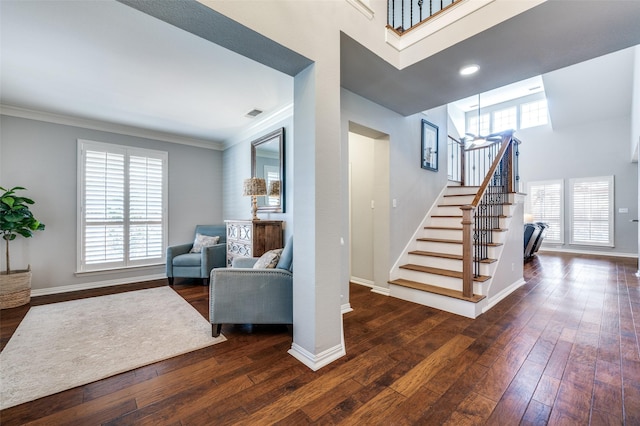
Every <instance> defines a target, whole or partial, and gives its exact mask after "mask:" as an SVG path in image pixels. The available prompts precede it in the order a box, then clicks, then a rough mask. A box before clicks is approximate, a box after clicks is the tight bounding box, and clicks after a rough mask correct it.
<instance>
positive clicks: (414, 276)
mask: <svg viewBox="0 0 640 426" xmlns="http://www.w3.org/2000/svg"><path fill="white" fill-rule="evenodd" d="M398 278H403V279H405V280H410V281H415V282H417V283H423V284H429V285H433V286H436V287H441V288H448V289H450V290H456V291H462V279H460V278H453V277H445V276H444V275H437V274H430V273H427V272H420V271H412V270H410V269H401V270H400V276H399V277H398ZM488 285H489V281H485V282H482V283H481V282H476V281H474V282H473V293H474V294H483V295H486V292H487V289H488Z"/></svg>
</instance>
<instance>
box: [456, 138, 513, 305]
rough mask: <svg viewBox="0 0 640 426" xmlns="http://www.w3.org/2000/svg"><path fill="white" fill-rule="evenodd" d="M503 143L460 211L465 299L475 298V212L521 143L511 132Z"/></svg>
mask: <svg viewBox="0 0 640 426" xmlns="http://www.w3.org/2000/svg"><path fill="white" fill-rule="evenodd" d="M501 143H502V145H501V146H500V150H499V151H498V154H497V155H496V156H495V158H494V159H493V162H492V164H491V167H489V170H487V173H486V174H485V177H484V180H483V181H482V184H481V185H480V188H479V189H478V191H477V192H476V195H475V197H474V198H473V201H472V202H471V203H470V204H467V205H464V206H461V207H460V209H461V210H462V222H461V224H462V256H463V257H462V294H463V295H464V296H465V297H472V296H473V276H474V273H473V259H474V256H477V255H478V253H475V254H474V251H473V244H474V236H473V226H472V225H473V224H474V216H475V213H474V212H475V210H476V208H477V207H478V205H479V204H480V202H481V200H482V198H483V197H484V194H485V192H486V191H487V188H489V185H490V183H491V181H492V179H493V178H494V175H495V173H496V170H497V168H498V166H499V165H500V163H501V162H502V160H503V158H504V156H505V154H506V153H507V152H512V151H511V150H510V149H509V148H510V147H511V146H512V145H513V144H518V143H519V141H518V140H517V139H515V138H514V137H513V132H512V131H510V132H508V133H504V134H503V135H502V142H501ZM488 146H491V145H487V146H485V147H484V148H486V147H488ZM510 161H511V162H513V158H511V159H510ZM511 166H513V164H511ZM512 169H513V167H509V168H508V169H507V170H506V172H507V174H508V176H507V182H505V184H506V186H507V188H508V191H507V192H513V191H512V190H513V170H512ZM503 170H504V169H503ZM477 231H478V230H476V232H477ZM479 260H480V256H478V260H477V261H478V262H479ZM478 265H479V263H478ZM476 273H479V272H476Z"/></svg>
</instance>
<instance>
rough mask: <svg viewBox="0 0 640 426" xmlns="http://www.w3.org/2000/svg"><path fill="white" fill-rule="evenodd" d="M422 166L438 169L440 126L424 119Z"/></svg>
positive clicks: (427, 168)
mask: <svg viewBox="0 0 640 426" xmlns="http://www.w3.org/2000/svg"><path fill="white" fill-rule="evenodd" d="M421 153H422V155H421V159H420V167H422V168H423V169H426V170H433V171H438V126H436V125H435V124H433V123H429V122H428V121H427V120H422V150H421Z"/></svg>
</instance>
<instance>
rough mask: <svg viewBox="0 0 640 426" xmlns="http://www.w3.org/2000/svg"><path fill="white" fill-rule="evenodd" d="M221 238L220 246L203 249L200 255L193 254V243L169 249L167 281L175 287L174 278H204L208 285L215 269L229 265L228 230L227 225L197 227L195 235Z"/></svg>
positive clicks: (205, 283)
mask: <svg viewBox="0 0 640 426" xmlns="http://www.w3.org/2000/svg"><path fill="white" fill-rule="evenodd" d="M198 234H200V235H206V236H211V237H215V236H217V237H220V239H219V241H218V244H216V245H213V246H208V247H202V249H201V251H200V252H199V253H191V252H190V251H191V249H192V248H193V242H191V243H188V244H180V245H177V246H169V247H167V279H168V280H169V285H173V278H174V277H188V278H202V284H203V285H207V283H208V282H207V281H208V279H209V274H210V273H211V270H212V269H213V268H219V267H223V266H226V264H227V229H226V226H225V225H196V231H195V235H198Z"/></svg>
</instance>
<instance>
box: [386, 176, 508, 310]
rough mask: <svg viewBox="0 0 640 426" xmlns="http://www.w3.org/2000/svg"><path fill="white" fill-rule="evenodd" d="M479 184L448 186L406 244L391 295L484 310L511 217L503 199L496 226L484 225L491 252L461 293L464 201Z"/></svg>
mask: <svg viewBox="0 0 640 426" xmlns="http://www.w3.org/2000/svg"><path fill="white" fill-rule="evenodd" d="M478 190H479V187H467V186H448V187H447V188H446V189H445V191H444V192H443V194H442V195H441V196H440V198H439V200H438V202H437V206H436V207H435V208H434V209H432V212H431V214H430V215H429V216H428V217H427V218H426V219H425V221H424V223H423V225H422V226H421V229H420V230H419V232H418V233H417V235H416V238H415V241H414V242H412V243H411V244H410V245H409V248H408V250H407V252H406V254H405V255H404V256H403V257H402V258H401V261H400V263H399V264H398V266H397V268H394V270H393V271H392V279H391V280H390V281H389V284H390V295H391V296H394V297H399V298H401V299H405V300H411V301H414V302H417V303H421V304H424V305H427V306H432V307H436V308H438V309H443V310H447V311H450V312H454V313H457V314H460V315H463V316H467V317H471V318H475V317H477V316H478V315H480V314H481V313H482V307H483V306H480V305H481V302H482V301H483V300H484V299H485V298H486V295H487V290H488V288H489V285H490V284H491V279H492V274H493V271H494V270H495V265H496V263H497V260H498V258H499V256H500V253H501V249H502V246H503V242H504V239H505V238H506V234H507V231H508V229H509V223H510V219H511V212H512V204H511V203H505V204H504V212H508V213H506V214H505V215H503V216H499V221H498V222H497V223H499V227H497V228H493V229H490V230H488V231H489V232H491V233H492V234H493V235H492V237H493V238H492V241H493V242H492V243H488V244H486V246H487V249H488V253H489V256H488V258H485V259H482V260H480V271H479V274H478V275H476V276H474V277H473V294H472V295H471V296H465V295H464V294H463V287H462V277H463V275H462V273H463V227H462V225H461V222H462V218H463V216H462V210H461V209H460V207H461V206H463V205H468V204H470V203H471V202H472V200H473V199H474V197H475V196H476V193H477V191H478Z"/></svg>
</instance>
